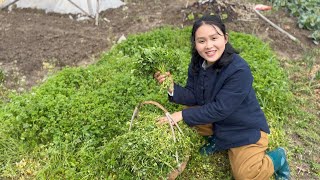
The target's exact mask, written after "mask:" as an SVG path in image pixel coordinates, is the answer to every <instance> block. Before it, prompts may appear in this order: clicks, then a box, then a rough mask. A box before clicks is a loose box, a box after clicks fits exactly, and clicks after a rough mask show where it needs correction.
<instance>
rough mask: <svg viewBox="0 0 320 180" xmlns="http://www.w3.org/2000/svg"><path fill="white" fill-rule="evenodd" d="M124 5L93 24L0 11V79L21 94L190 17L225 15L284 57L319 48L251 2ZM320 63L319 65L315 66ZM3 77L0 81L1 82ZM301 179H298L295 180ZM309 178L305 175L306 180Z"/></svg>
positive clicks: (166, 0) (289, 20)
mask: <svg viewBox="0 0 320 180" xmlns="http://www.w3.org/2000/svg"><path fill="white" fill-rule="evenodd" d="M125 2H126V5H124V6H122V7H120V8H118V9H109V10H106V11H104V12H102V13H101V15H100V21H99V25H98V26H95V25H94V20H86V21H80V22H79V21H76V20H74V18H75V16H71V15H61V14H55V13H49V14H46V13H44V12H43V11H41V10H32V9H22V10H21V9H15V8H14V9H13V10H12V11H10V12H9V11H8V10H0V80H2V79H4V82H3V84H4V86H5V87H7V88H9V89H16V90H18V91H24V90H28V89H30V88H31V87H32V86H35V85H37V84H39V83H41V82H42V81H43V80H44V79H45V77H46V75H48V73H51V72H53V71H57V70H59V69H61V68H63V67H65V66H86V65H88V64H92V63H94V62H96V60H97V59H98V58H99V55H100V54H101V53H102V52H103V51H107V50H108V49H110V48H111V47H112V46H113V45H114V44H116V42H117V41H118V39H119V38H120V37H121V36H122V35H124V36H128V35H129V34H136V33H141V32H146V31H149V30H151V29H153V28H156V27H160V26H163V25H174V26H178V27H183V26H187V25H191V24H192V21H190V20H188V18H187V16H188V15H189V14H190V13H192V12H193V13H194V15H195V16H197V15H198V14H204V13H206V12H209V13H211V12H214V13H220V14H221V13H222V14H227V15H228V16H227V18H226V19H225V22H226V26H227V28H228V29H229V30H232V31H237V32H245V33H249V34H254V35H256V36H258V37H260V38H261V39H262V40H264V41H265V42H269V44H270V45H271V47H272V48H273V49H274V51H275V52H276V53H277V54H278V55H279V56H280V57H283V58H286V59H292V60H296V59H298V58H299V57H302V56H303V55H304V53H305V52H306V50H308V49H313V48H319V46H316V45H315V44H313V43H312V41H311V40H310V39H309V38H307V36H308V35H309V34H310V32H309V31H306V30H302V29H299V28H298V27H297V24H296V22H297V21H296V19H295V18H293V17H290V16H289V15H288V14H287V13H285V12H284V11H279V12H274V11H272V12H263V14H265V15H266V16H267V17H268V18H269V19H270V20H271V21H273V22H274V23H275V24H277V25H280V26H281V27H283V29H285V30H286V31H288V32H289V33H290V34H292V35H293V36H295V37H296V38H298V39H299V40H300V41H301V43H295V42H293V41H292V40H291V39H289V38H288V37H287V36H286V35H284V34H283V33H281V32H280V31H278V30H276V29H275V28H273V27H272V26H270V25H269V24H268V23H266V22H265V21H264V20H262V19H261V18H259V17H258V16H257V14H256V13H255V12H254V11H253V4H251V3H249V2H251V1H250V0H240V1H236V0H228V1H211V2H210V3H209V2H207V3H205V4H202V5H201V4H199V3H197V1H196V0H190V1H186V0H161V1H160V0H146V1H140V0H126V1H125ZM319 63H320V62H319V61H318V64H319ZM1 78H2V79H1ZM301 178H302V179H304V178H303V177H300V178H299V179H301ZM306 178H307V177H306Z"/></svg>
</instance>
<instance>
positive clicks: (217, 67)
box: [155, 15, 290, 179]
mask: <svg viewBox="0 0 320 180" xmlns="http://www.w3.org/2000/svg"><path fill="white" fill-rule="evenodd" d="M191 44H192V58H191V63H190V65H189V71H188V79H187V85H186V86H185V87H182V86H180V85H178V84H176V83H174V82H172V84H173V85H172V87H173V88H171V89H168V92H169V100H170V101H171V102H174V103H177V104H182V105H185V106H189V107H190V108H186V109H184V110H182V111H177V112H174V113H173V114H172V119H173V121H175V122H176V123H177V122H179V121H182V120H183V121H184V122H185V123H186V124H187V125H189V126H190V127H195V128H196V129H198V130H199V132H201V135H205V136H208V137H207V139H208V144H206V145H204V146H203V147H202V148H201V149H200V153H201V154H204V155H212V154H214V153H217V152H219V151H222V150H228V156H229V161H230V164H231V170H232V174H233V176H234V178H235V179H269V178H270V177H271V176H272V175H273V174H275V177H276V179H279V178H282V179H289V178H290V172H289V166H288V163H287V160H286V155H285V151H284V149H283V148H278V149H276V150H274V151H271V152H269V153H266V150H267V149H268V143H269V141H268V134H269V133H270V129H269V126H268V124H267V120H266V117H265V115H264V112H263V111H262V109H261V107H260V105H259V102H258V100H257V98H256V94H255V91H254V89H253V86H252V84H253V76H252V73H251V70H250V67H249V65H248V63H247V62H246V61H245V60H244V59H243V58H242V57H241V56H239V55H238V54H237V52H236V51H235V50H234V49H233V47H232V46H231V44H229V43H228V35H227V33H226V28H225V26H224V24H223V23H222V21H221V19H220V17H219V16H217V15H205V16H203V17H201V18H200V19H198V20H196V21H195V23H194V25H193V28H192V34H191ZM155 78H156V80H157V81H158V82H159V83H160V84H161V83H163V82H164V81H165V80H166V79H167V78H170V79H171V78H172V77H171V74H170V73H169V72H165V73H164V74H161V73H159V72H157V73H156V74H155ZM163 119H164V118H160V121H161V122H164V121H163ZM204 127H205V132H204V130H203V128H204ZM208 127H209V128H208Z"/></svg>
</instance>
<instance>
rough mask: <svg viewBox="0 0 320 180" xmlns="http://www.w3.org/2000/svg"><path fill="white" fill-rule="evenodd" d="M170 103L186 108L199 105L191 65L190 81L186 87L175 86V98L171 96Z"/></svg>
mask: <svg viewBox="0 0 320 180" xmlns="http://www.w3.org/2000/svg"><path fill="white" fill-rule="evenodd" d="M169 101H171V102H174V103H177V104H182V105H186V106H194V105H196V104H197V101H196V98H195V91H194V75H193V73H192V68H191V64H190V65H189V69H188V79H187V84H186V86H185V87H182V86H180V85H178V84H174V92H173V96H169Z"/></svg>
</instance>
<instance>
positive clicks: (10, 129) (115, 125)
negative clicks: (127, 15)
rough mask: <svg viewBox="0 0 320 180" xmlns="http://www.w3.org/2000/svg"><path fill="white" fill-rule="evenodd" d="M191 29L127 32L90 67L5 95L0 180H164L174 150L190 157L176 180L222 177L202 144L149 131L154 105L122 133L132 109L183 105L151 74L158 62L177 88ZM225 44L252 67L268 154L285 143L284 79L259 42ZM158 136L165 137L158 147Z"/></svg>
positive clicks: (245, 38)
mask: <svg viewBox="0 0 320 180" xmlns="http://www.w3.org/2000/svg"><path fill="white" fill-rule="evenodd" d="M190 32H191V29H190V28H185V29H173V28H170V27H166V28H161V29H156V30H154V31H151V32H147V33H144V34H139V35H133V36H131V37H129V38H128V39H127V40H126V41H124V42H123V43H121V44H118V45H116V46H115V47H114V48H113V49H111V50H110V51H109V52H106V53H105V54H104V55H103V56H102V57H101V60H100V61H99V62H98V63H97V64H95V65H91V66H89V67H87V68H80V67H79V68H65V69H64V70H62V71H60V72H58V73H57V74H55V75H53V76H52V77H50V78H48V80H47V81H46V82H45V83H44V84H42V85H40V86H38V87H35V88H34V89H33V90H32V91H30V92H28V93H25V94H22V95H11V96H10V101H9V102H7V103H3V104H2V105H1V110H0V119H1V121H2V123H1V125H0V154H1V155H0V157H1V158H0V177H1V178H13V179H18V178H39V179H119V178H120V179H121V178H123V177H126V178H129V177H141V178H143V177H166V175H167V174H168V172H169V171H171V170H172V168H173V167H176V165H177V164H175V163H176V162H175V161H174V160H172V158H170V157H172V152H175V151H176V150H178V151H179V152H180V153H179V154H181V157H185V156H188V155H191V158H190V160H189V163H188V166H187V168H186V170H185V171H184V172H183V173H182V174H181V176H180V177H181V178H182V179H185V178H189V179H190V178H201V179H225V178H229V177H230V176H231V174H230V169H229V164H228V159H227V157H226V154H225V152H221V153H219V154H217V155H213V156H210V157H205V156H200V155H199V154H198V153H197V151H198V148H199V147H200V145H201V144H202V143H203V142H202V139H201V138H199V137H198V136H196V135H195V134H194V133H193V132H192V131H191V130H190V129H189V128H187V127H185V125H184V124H183V123H182V124H181V127H183V131H184V132H186V133H185V136H186V137H184V138H182V139H184V140H185V141H181V144H180V145H176V146H173V143H172V140H171V138H170V135H169V134H170V133H168V132H167V131H165V130H161V128H159V127H157V126H151V125H150V124H148V123H150V122H152V124H154V120H155V119H156V118H158V117H159V116H162V115H163V113H162V112H161V111H160V110H158V109H156V108H154V107H149V106H148V107H147V106H146V107H144V108H143V109H144V110H143V111H144V113H142V114H141V117H140V118H141V121H138V122H139V124H138V125H135V128H136V129H135V130H133V131H130V132H128V128H129V124H128V123H129V121H130V119H131V116H132V113H133V109H134V107H135V106H136V105H137V104H138V103H139V102H142V101H146V100H153V101H157V102H159V103H160V104H162V105H164V106H165V107H166V108H167V109H168V110H169V112H174V111H177V110H181V109H182V108H183V107H182V106H179V105H175V104H172V103H169V102H168V101H167V95H166V92H165V91H163V90H161V87H159V86H158V85H157V84H156V82H155V81H154V79H153V77H152V73H153V69H157V67H158V66H159V65H161V66H164V67H166V68H167V69H168V70H171V71H172V74H173V77H174V81H175V82H177V83H180V84H182V85H183V84H184V83H185V82H186V77H187V67H188V64H189V62H190V45H189V35H190ZM230 37H231V43H232V44H233V45H234V47H236V48H237V49H239V50H240V51H241V56H242V57H244V58H245V59H246V60H247V61H248V63H249V65H250V67H251V68H252V71H253V75H254V78H255V81H254V88H255V90H256V92H257V96H258V99H259V101H260V104H261V106H262V108H263V110H264V112H265V113H266V116H267V119H268V122H269V124H270V126H271V131H272V134H271V136H270V141H271V142H270V144H271V147H275V146H278V145H279V144H281V145H283V144H285V143H284V142H285V136H284V131H283V129H282V125H283V123H284V122H285V120H286V116H287V114H286V112H287V111H288V109H289V106H288V104H290V97H291V94H290V91H289V89H288V84H287V78H286V75H285V73H284V72H283V70H282V69H281V68H280V67H279V63H278V61H277V59H276V57H275V55H274V54H273V52H272V51H271V50H270V48H269V46H268V45H267V44H264V43H263V42H261V41H260V40H259V39H257V38H255V37H252V36H250V35H245V34H241V33H235V32H231V33H230ZM141 122H145V123H147V124H144V123H141ZM141 129H144V130H143V132H145V133H143V132H141ZM148 130H149V131H148ZM147 132H152V133H151V134H148V133H147ZM160 135H161V137H162V136H165V137H166V138H165V139H161V140H163V141H159V139H160V137H159V136H160ZM126 140H127V141H126ZM140 140H141V141H140ZM142 140H143V141H142ZM144 140H145V141H144ZM159 142H161V143H159ZM164 146H167V147H168V149H171V150H170V151H167V150H166V149H163V148H164ZM8 147H10V148H8ZM169 147H170V148H169ZM177 148H178V149H177ZM181 151H182V152H181ZM161 152H162V153H163V154H164V155H163V156H157V155H159V154H161ZM184 152H185V154H184ZM145 162H148V163H145ZM120 166H121V167H122V169H117V168H118V167H120ZM152 173H154V174H152Z"/></svg>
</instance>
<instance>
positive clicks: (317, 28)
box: [270, 0, 320, 43]
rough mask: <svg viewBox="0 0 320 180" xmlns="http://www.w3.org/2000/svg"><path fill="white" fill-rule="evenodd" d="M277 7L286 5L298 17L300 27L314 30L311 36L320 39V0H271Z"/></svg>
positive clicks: (316, 41) (317, 40) (315, 40)
mask: <svg viewBox="0 0 320 180" xmlns="http://www.w3.org/2000/svg"><path fill="white" fill-rule="evenodd" d="M270 1H271V2H272V4H273V5H274V6H275V7H286V8H287V9H288V10H289V12H290V14H291V15H293V16H295V17H298V24H299V27H300V28H305V29H308V30H311V31H313V33H312V34H311V35H310V38H313V40H314V42H315V43H319V41H320V8H319V7H320V1H319V0H270Z"/></svg>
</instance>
